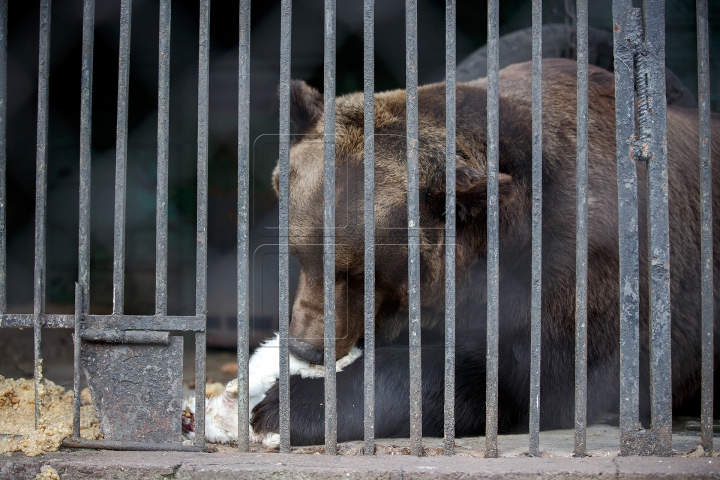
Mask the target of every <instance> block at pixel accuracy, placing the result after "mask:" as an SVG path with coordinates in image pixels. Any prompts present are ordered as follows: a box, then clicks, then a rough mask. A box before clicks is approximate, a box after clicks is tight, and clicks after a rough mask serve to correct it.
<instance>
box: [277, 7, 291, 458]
mask: <svg viewBox="0 0 720 480" xmlns="http://www.w3.org/2000/svg"><path fill="white" fill-rule="evenodd" d="M280 10H281V13H280V14H281V21H280V159H279V161H278V163H279V166H280V192H279V194H278V197H279V203H280V219H279V225H280V230H279V234H280V236H279V239H278V240H279V244H280V245H279V250H280V258H279V264H280V267H279V275H280V282H279V290H278V291H279V298H278V301H279V303H280V314H279V323H280V379H279V387H280V415H279V419H280V452H281V453H290V377H289V375H290V368H289V367H290V365H289V360H290V356H289V352H288V335H289V332H288V331H289V329H290V290H289V277H288V271H289V258H288V241H289V235H290V226H289V223H290V219H289V212H290V35H291V27H292V22H291V19H292V0H282V3H281V6H280Z"/></svg>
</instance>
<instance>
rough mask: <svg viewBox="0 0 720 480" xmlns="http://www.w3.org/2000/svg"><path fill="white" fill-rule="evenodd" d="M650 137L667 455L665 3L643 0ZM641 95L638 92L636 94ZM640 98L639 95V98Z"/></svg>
mask: <svg viewBox="0 0 720 480" xmlns="http://www.w3.org/2000/svg"><path fill="white" fill-rule="evenodd" d="M643 12H644V20H645V22H644V27H645V28H644V31H645V49H646V51H647V56H648V60H649V61H648V62H647V89H648V102H649V105H648V107H649V108H648V115H649V119H648V120H649V126H650V128H651V129H652V132H651V135H650V152H651V153H650V159H649V162H648V191H649V194H650V199H649V204H648V233H649V236H650V242H649V245H650V250H649V252H648V256H649V265H650V332H651V337H650V376H651V381H652V383H651V390H650V392H651V395H650V397H651V402H652V428H653V434H654V436H656V442H657V443H656V445H655V451H654V453H655V454H656V455H671V454H672V364H671V361H670V356H671V353H670V340H671V337H670V232H669V209H668V171H667V116H666V115H667V112H666V99H665V2H664V0H644V3H643ZM638 97H640V95H638ZM639 100H640V98H639Z"/></svg>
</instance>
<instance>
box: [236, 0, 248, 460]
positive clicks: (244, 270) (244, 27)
mask: <svg viewBox="0 0 720 480" xmlns="http://www.w3.org/2000/svg"><path fill="white" fill-rule="evenodd" d="M238 53H239V62H238V67H239V72H238V239H237V242H238V245H237V249H238V251H237V255H238V257H237V265H238V270H237V282H238V291H237V304H238V319H237V322H238V329H237V348H238V449H239V450H240V451H241V452H247V451H249V449H250V443H249V438H248V433H247V432H248V422H249V419H250V411H249V403H248V388H249V379H250V377H249V372H248V355H249V353H250V341H249V337H250V309H249V304H250V302H249V296H250V287H249V283H248V282H249V279H250V267H249V265H250V264H249V260H248V255H249V251H250V250H249V248H250V245H249V243H248V242H249V218H250V217H249V215H250V201H249V198H250V0H241V1H240V49H239V52H238Z"/></svg>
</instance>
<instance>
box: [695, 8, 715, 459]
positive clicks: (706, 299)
mask: <svg viewBox="0 0 720 480" xmlns="http://www.w3.org/2000/svg"><path fill="white" fill-rule="evenodd" d="M697 36H698V114H699V116H700V199H701V205H702V208H701V211H702V214H701V215H702V238H701V255H702V259H701V262H700V264H701V265H702V267H701V272H702V290H701V291H702V390H701V404H702V405H701V420H702V427H701V430H702V432H701V434H700V442H701V444H702V446H703V449H704V450H705V454H706V455H710V454H712V452H713V355H714V354H713V225H712V218H713V211H712V163H711V162H710V147H711V145H712V143H711V142H710V135H711V133H710V45H709V40H708V2H707V0H697Z"/></svg>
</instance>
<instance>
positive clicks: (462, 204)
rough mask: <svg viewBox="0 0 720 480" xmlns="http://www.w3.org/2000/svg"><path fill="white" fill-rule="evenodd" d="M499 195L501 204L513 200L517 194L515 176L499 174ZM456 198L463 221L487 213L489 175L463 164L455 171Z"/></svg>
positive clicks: (458, 214) (458, 211)
mask: <svg viewBox="0 0 720 480" xmlns="http://www.w3.org/2000/svg"><path fill="white" fill-rule="evenodd" d="M498 188H499V191H498V197H499V201H500V204H501V205H502V204H503V203H506V202H508V201H509V200H512V198H513V196H514V194H515V185H514V183H513V178H512V177H511V176H510V175H508V174H506V173H500V174H498ZM455 198H456V205H457V216H458V220H460V221H461V222H464V221H467V220H470V219H471V218H472V217H475V216H477V215H481V214H485V212H486V207H487V175H486V174H485V173H484V172H480V171H478V170H475V169H474V168H472V167H467V166H462V167H458V169H457V170H456V171H455Z"/></svg>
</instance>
